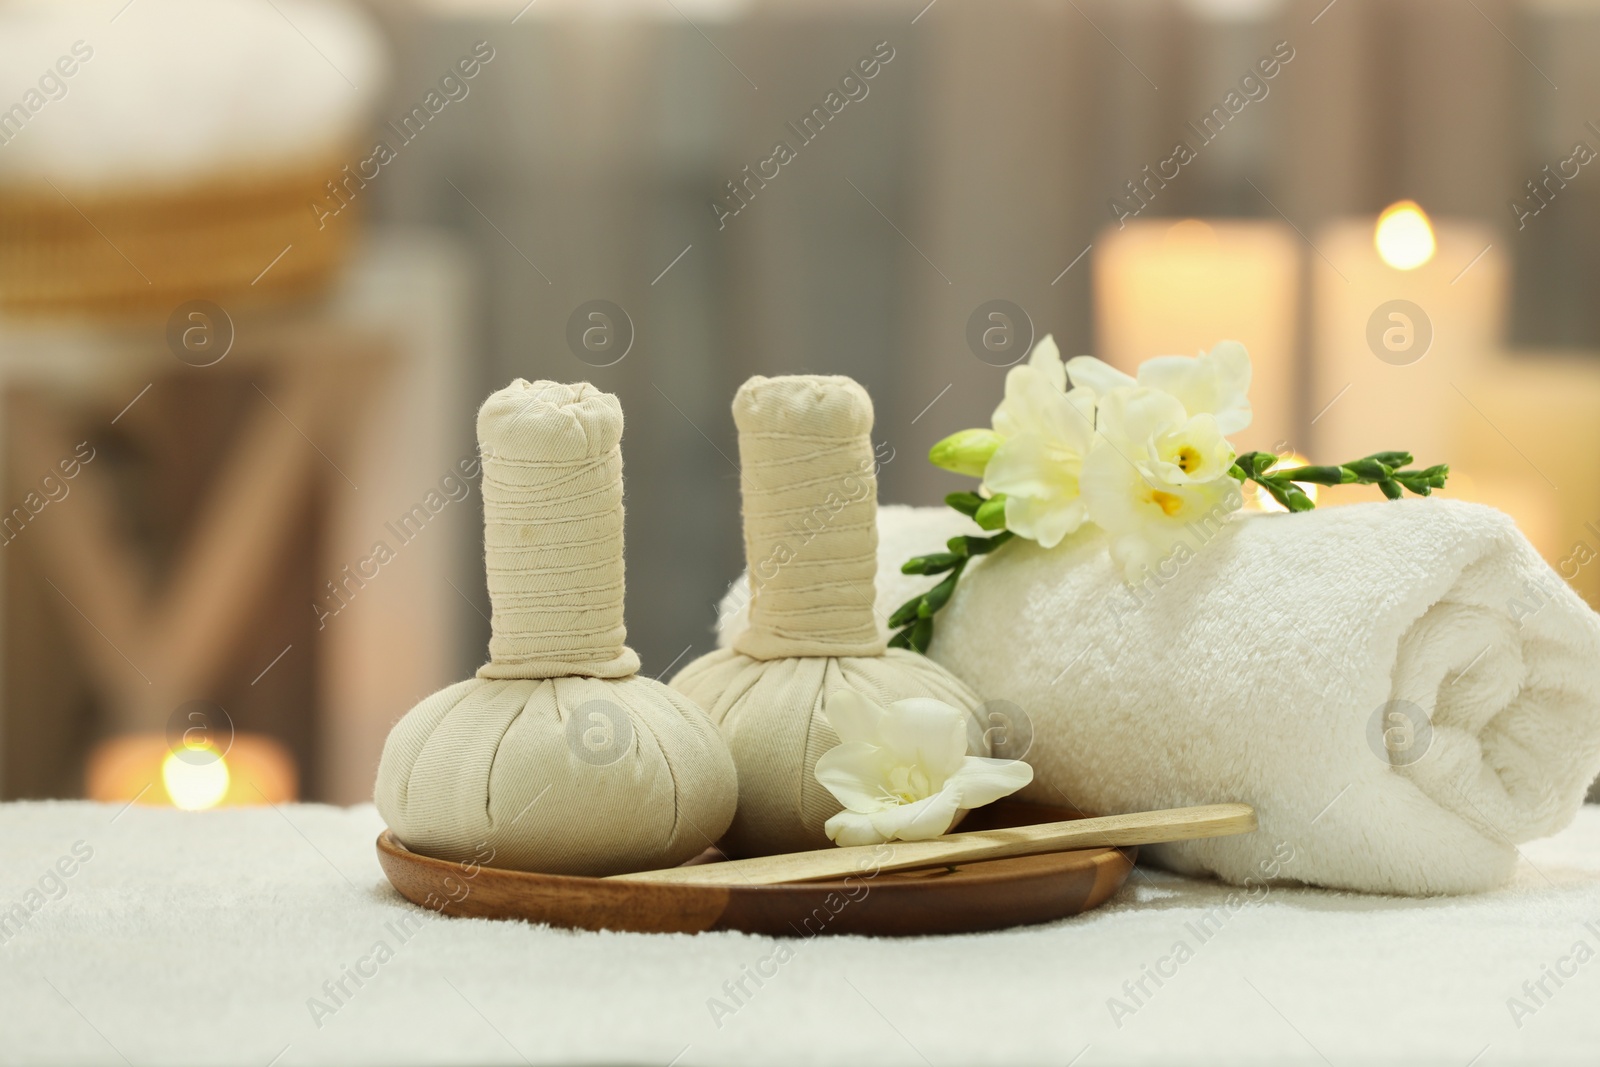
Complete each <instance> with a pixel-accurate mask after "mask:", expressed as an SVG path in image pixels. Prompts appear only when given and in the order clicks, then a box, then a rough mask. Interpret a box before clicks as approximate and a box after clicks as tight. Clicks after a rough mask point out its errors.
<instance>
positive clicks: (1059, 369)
mask: <svg viewBox="0 0 1600 1067" xmlns="http://www.w3.org/2000/svg"><path fill="white" fill-rule="evenodd" d="M1028 366H1030V367H1034V368H1036V369H1037V370H1038V371H1039V372H1040V373H1042V374H1043V375H1044V376H1045V379H1046V380H1047V381H1049V382H1050V384H1051V385H1053V386H1055V387H1056V392H1058V393H1064V392H1066V391H1067V368H1066V367H1065V366H1064V365H1063V364H1062V362H1061V349H1059V348H1057V347H1056V339H1055V338H1054V337H1053V336H1051V335H1050V334H1045V335H1044V336H1043V337H1042V338H1040V339H1039V341H1038V342H1037V343H1036V344H1035V345H1034V346H1033V351H1032V352H1031V353H1030V354H1029V355H1028Z"/></svg>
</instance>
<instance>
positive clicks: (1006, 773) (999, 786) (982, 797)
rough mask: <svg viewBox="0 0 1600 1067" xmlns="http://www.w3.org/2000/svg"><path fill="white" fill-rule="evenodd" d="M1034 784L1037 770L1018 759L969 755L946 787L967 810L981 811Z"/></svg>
mask: <svg viewBox="0 0 1600 1067" xmlns="http://www.w3.org/2000/svg"><path fill="white" fill-rule="evenodd" d="M1031 781H1033V768H1032V767H1030V766H1028V765H1027V764H1026V763H1023V762H1022V761H1021V760H1015V759H988V758H986V757H984V756H968V757H967V758H966V759H964V760H962V761H961V769H960V770H958V771H957V772H956V773H955V776H954V777H952V778H951V779H950V780H949V781H948V782H947V783H945V788H947V789H953V790H955V791H956V792H957V793H958V794H959V795H960V797H961V806H962V807H963V808H981V807H983V806H984V805H985V804H993V803H994V802H995V801H997V800H999V799H1000V798H1001V797H1008V796H1010V795H1011V794H1012V793H1015V792H1016V791H1017V790H1019V789H1021V788H1022V787H1023V786H1025V785H1027V784H1028V783H1029V782H1031Z"/></svg>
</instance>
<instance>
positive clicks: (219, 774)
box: [161, 744, 230, 811]
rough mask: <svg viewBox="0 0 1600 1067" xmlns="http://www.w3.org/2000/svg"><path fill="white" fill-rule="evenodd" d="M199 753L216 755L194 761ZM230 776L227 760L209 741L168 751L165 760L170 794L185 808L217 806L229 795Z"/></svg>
mask: <svg viewBox="0 0 1600 1067" xmlns="http://www.w3.org/2000/svg"><path fill="white" fill-rule="evenodd" d="M199 753H208V754H209V755H211V756H212V757H213V758H211V759H206V760H204V761H197V762H191V761H192V760H196V759H197V754H199ZM185 757H187V758H185ZM229 777H230V776H229V774H228V762H227V760H225V759H223V758H222V753H221V752H218V751H217V750H216V748H215V747H213V746H212V745H209V744H207V745H202V746H199V747H197V748H187V749H185V750H184V751H183V752H182V753H179V752H168V753H167V758H166V759H164V760H162V761H161V782H162V784H163V785H165V786H166V787H167V796H169V797H171V798H172V803H173V804H175V805H177V806H178V807H180V808H182V809H183V810H184V811H201V810H203V809H205V808H211V807H215V806H216V805H217V803H218V802H219V801H221V800H222V798H223V797H225V796H227V795H228V781H229Z"/></svg>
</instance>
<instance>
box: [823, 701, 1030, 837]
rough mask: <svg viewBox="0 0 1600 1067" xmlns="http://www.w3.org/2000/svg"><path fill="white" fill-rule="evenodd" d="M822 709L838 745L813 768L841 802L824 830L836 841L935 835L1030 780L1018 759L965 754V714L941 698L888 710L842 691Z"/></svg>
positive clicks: (901, 703) (898, 703) (902, 703)
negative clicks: (838, 811) (837, 811)
mask: <svg viewBox="0 0 1600 1067" xmlns="http://www.w3.org/2000/svg"><path fill="white" fill-rule="evenodd" d="M823 711H824V714H825V715H826V716H827V719H828V722H829V723H830V724H831V725H832V726H833V729H834V732H835V733H837V734H838V735H839V740H840V743H839V744H838V745H836V746H835V747H833V748H831V749H829V750H828V751H827V752H825V753H823V754H822V758H821V759H819V760H817V766H816V771H815V773H816V776H817V781H818V782H820V783H822V785H823V787H824V788H825V789H827V790H828V792H830V793H832V794H833V795H834V797H835V798H836V799H837V800H838V801H839V803H841V804H843V805H844V809H845V810H843V811H841V812H840V813H839V814H837V815H835V816H834V817H833V818H831V819H829V820H828V822H827V824H826V827H825V829H826V831H827V834H828V837H829V839H830V840H832V841H833V842H834V843H835V844H837V845H872V844H877V843H879V842H882V841H922V840H926V839H928V838H930V837H938V836H940V835H941V834H944V833H946V832H948V831H949V829H950V827H951V826H952V825H954V823H955V820H956V816H957V815H958V814H959V813H960V812H962V811H966V810H970V809H972V808H977V807H982V806H983V805H985V804H992V803H993V802H995V801H996V800H999V799H1000V798H1001V797H1003V796H1008V795H1010V794H1011V793H1014V792H1016V791H1017V790H1018V789H1021V788H1022V787H1023V786H1025V785H1027V784H1028V783H1029V782H1031V781H1032V780H1033V768H1032V767H1030V766H1028V765H1027V764H1026V763H1023V762H1022V761H1020V760H1003V759H988V758H985V757H982V756H969V755H967V725H966V715H965V713H964V712H962V711H961V710H960V709H959V708H954V707H951V706H950V705H949V704H946V703H944V702H943V701H939V700H933V699H930V698H925V697H922V698H913V699H910V700H898V701H895V702H894V703H893V704H890V705H889V706H888V707H887V708H885V707H880V706H879V705H878V704H876V703H875V702H873V701H872V700H869V699H868V698H866V697H865V696H862V695H861V694H860V693H858V692H856V691H855V690H853V689H845V688H841V689H835V690H833V691H832V692H831V693H829V694H828V695H827V698H826V702H825V704H824V707H823Z"/></svg>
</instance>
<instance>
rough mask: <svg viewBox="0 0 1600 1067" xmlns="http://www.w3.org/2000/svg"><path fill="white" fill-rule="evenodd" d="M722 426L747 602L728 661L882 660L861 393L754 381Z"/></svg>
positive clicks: (865, 408) (849, 384)
mask: <svg viewBox="0 0 1600 1067" xmlns="http://www.w3.org/2000/svg"><path fill="white" fill-rule="evenodd" d="M733 420H734V423H735V425H737V426H738V428H739V460H740V467H741V479H740V486H741V489H742V490H743V494H744V546H745V560H746V562H747V564H748V565H749V581H750V597H751V600H750V626H749V628H748V629H747V630H745V632H744V633H742V634H740V635H739V636H738V638H736V639H735V640H734V642H733V647H734V649H735V650H736V651H738V652H741V653H743V654H744V655H747V656H751V657H753V658H755V659H784V658H789V657H795V656H881V655H883V652H884V648H885V642H884V639H883V637H882V635H881V633H880V631H879V629H878V624H877V620H876V619H875V618H874V615H873V602H874V600H875V590H874V587H873V586H874V580H875V578H876V576H877V570H878V527H877V516H878V479H877V473H876V464H875V462H874V460H873V453H872V436H871V435H872V400H871V398H869V397H868V396H867V393H866V390H864V389H862V388H861V386H859V385H857V384H856V383H855V382H854V381H852V380H851V379H849V378H844V377H836V376H822V375H795V376H791V377H782V378H763V377H759V376H757V377H754V378H751V379H750V380H749V381H747V382H745V384H744V385H743V386H742V387H741V388H740V389H739V393H738V395H737V396H735V397H734V401H733Z"/></svg>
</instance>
